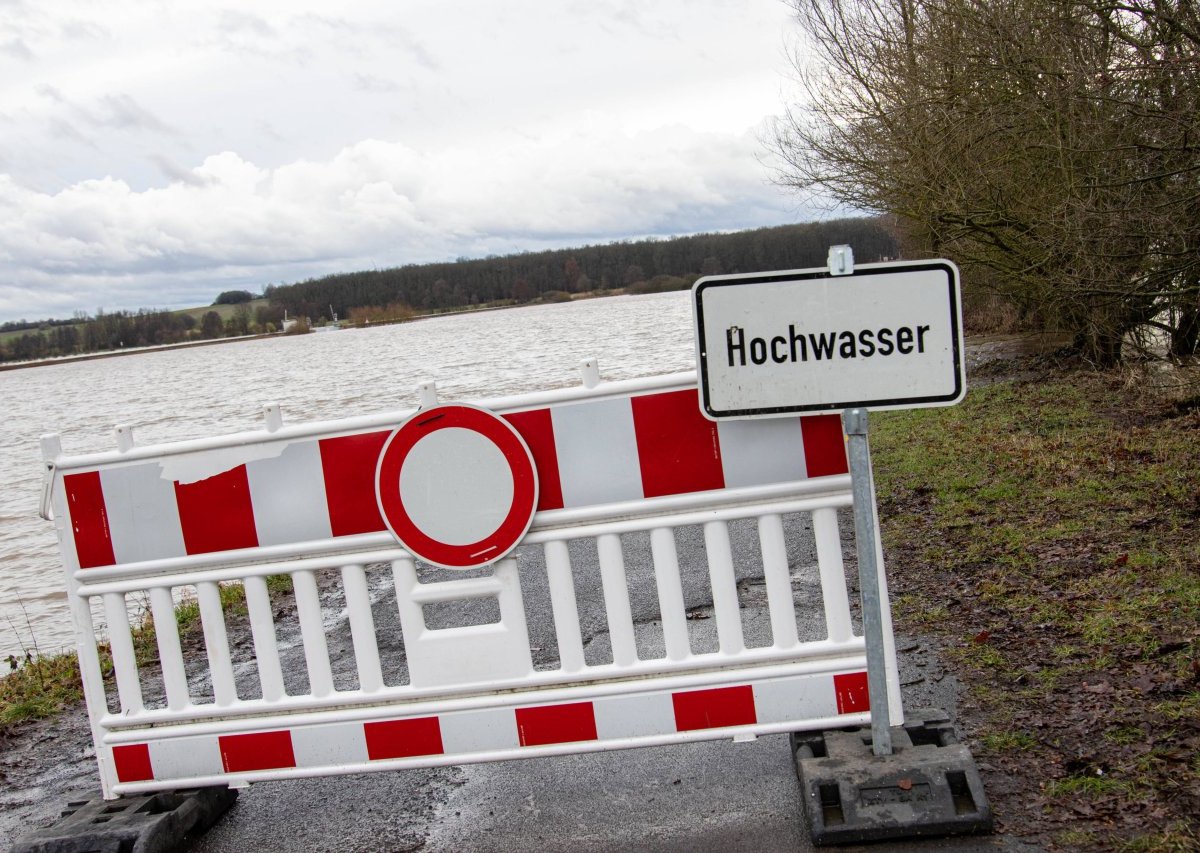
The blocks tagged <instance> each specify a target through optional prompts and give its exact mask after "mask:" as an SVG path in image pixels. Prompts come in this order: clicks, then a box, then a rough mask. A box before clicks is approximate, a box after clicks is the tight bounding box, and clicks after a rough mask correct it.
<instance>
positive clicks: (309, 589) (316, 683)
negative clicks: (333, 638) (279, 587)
mask: <svg viewBox="0 0 1200 853" xmlns="http://www.w3.org/2000/svg"><path fill="white" fill-rule="evenodd" d="M292 585H293V587H294V588H295V590H296V613H297V614H298V615H299V617H300V635H301V637H303V639H304V660H305V663H307V664H308V685H309V692H310V693H311V694H312V695H313V696H315V697H317V698H318V699H320V698H323V697H325V696H328V695H329V694H330V693H332V692H333V671H332V670H331V669H330V666H329V644H328V642H327V641H326V639H325V620H324V618H323V617H322V616H321V593H320V592H319V591H318V590H317V579H316V578H315V577H314V576H313V573H312V572H310V571H301V572H296V573H295V574H294V575H292Z"/></svg>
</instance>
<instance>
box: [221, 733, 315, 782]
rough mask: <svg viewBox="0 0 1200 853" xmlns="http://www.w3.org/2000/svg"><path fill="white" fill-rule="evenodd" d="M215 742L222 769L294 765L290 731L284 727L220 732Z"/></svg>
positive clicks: (240, 771) (233, 769) (294, 758)
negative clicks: (233, 733) (257, 730)
mask: <svg viewBox="0 0 1200 853" xmlns="http://www.w3.org/2000/svg"><path fill="white" fill-rule="evenodd" d="M217 742H218V743H219V744H220V746H221V763H222V764H223V765H225V772H226V773H244V772H248V771H251V770H277V769H279V768H280V767H295V766H296V755H295V753H294V752H292V733H291V732H290V731H287V730H286V729H285V730H283V731H280V732H255V733H253V734H248V735H222V736H221V737H219V738H217Z"/></svg>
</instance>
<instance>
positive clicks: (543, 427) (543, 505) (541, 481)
mask: <svg viewBox="0 0 1200 853" xmlns="http://www.w3.org/2000/svg"><path fill="white" fill-rule="evenodd" d="M503 417H504V419H505V420H506V421H508V422H509V423H510V424H512V425H513V429H515V430H516V431H517V432H518V433H520V435H521V438H523V439H525V444H526V445H528V447H529V453H530V454H531V455H532V456H533V464H534V467H536V468H537V475H538V505H537V508H538V511H539V512H541V511H542V510H546V509H562V508H563V494H562V480H561V479H560V478H559V476H558V448H557V446H556V445H555V444H554V424H553V422H552V421H551V420H550V410H549V409H534V410H533V411H531V412H513V413H512V414H511V415H504V416H503Z"/></svg>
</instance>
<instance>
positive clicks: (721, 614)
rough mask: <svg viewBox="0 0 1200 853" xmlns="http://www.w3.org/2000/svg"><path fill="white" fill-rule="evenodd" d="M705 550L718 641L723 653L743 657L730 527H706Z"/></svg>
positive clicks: (720, 524) (717, 523)
mask: <svg viewBox="0 0 1200 853" xmlns="http://www.w3.org/2000/svg"><path fill="white" fill-rule="evenodd" d="M704 547H705V549H706V551H707V552H708V575H709V580H710V581H711V582H712V595H713V614H714V615H715V616H716V618H717V642H718V643H719V644H720V646H721V654H724V655H737V654H741V653H742V652H743V651H745V650H746V642H745V640H744V639H743V637H742V614H741V611H740V609H739V607H738V594H737V577H736V576H735V575H734V573H733V551H732V550H731V548H730V547H729V528H728V527H726V526H725V522H723V521H710V522H708V523H707V524H705V525H704Z"/></svg>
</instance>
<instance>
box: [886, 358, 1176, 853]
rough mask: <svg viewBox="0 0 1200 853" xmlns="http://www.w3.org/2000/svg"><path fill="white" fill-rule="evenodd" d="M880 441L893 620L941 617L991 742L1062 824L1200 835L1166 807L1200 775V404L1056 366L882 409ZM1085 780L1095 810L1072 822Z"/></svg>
mask: <svg viewBox="0 0 1200 853" xmlns="http://www.w3.org/2000/svg"><path fill="white" fill-rule="evenodd" d="M871 443H872V451H873V457H874V458H873V462H874V470H875V479H876V488H877V492H878V497H879V504H880V520H881V526H882V532H883V539H884V546H885V550H886V552H887V553H888V556H889V569H890V575H891V577H892V581H891V585H892V589H893V592H894V593H896V594H895V597H894V612H895V615H896V619H897V624H898V626H899V627H900V629H902V630H910V631H915V632H923V633H928V634H934V635H940V636H941V637H943V639H944V642H945V645H946V647H947V655H948V657H949V658H950V660H952V661H953V662H954V664H955V669H956V674H957V675H958V676H959V678H960V679H961V680H963V681H964V683H966V684H967V685H968V689H969V691H970V693H971V695H972V697H973V699H974V701H975V704H976V706H977V707H978V708H980V709H981V710H980V713H981V714H982V717H983V723H982V727H983V730H984V734H983V735H982V737H981V742H982V744H983V746H984V747H985V748H986V749H987V750H988V752H989V753H991V754H993V755H994V756H996V757H997V759H998V760H999V763H1000V764H1001V765H1002V766H1005V767H1006V768H1008V769H1009V770H1010V772H1015V773H1021V774H1028V778H1027V782H1028V783H1029V784H1030V785H1032V786H1034V787H1037V786H1040V787H1041V788H1042V790H1043V792H1044V793H1045V794H1046V796H1049V797H1052V798H1056V799H1059V800H1061V801H1063V803H1066V804H1068V805H1067V806H1066V807H1065V808H1063V809H1061V811H1062V813H1063V815H1064V817H1063V822H1064V825H1063V826H1061V827H1060V829H1061V830H1062V833H1061V834H1062V835H1063V836H1064V837H1066V836H1070V837H1072V838H1074V837H1075V836H1078V838H1079V839H1085V838H1092V837H1095V838H1101V839H1104V841H1103V844H1102V846H1105V847H1107V848H1108V849H1118V845H1119V844H1124V843H1126V842H1128V843H1129V844H1130V845H1134V846H1131V847H1130V848H1129V849H1165V850H1172V849H1196V848H1194V847H1193V848H1187V847H1186V844H1187V843H1194V842H1195V837H1194V836H1191V835H1186V834H1182V835H1181V834H1180V831H1179V830H1177V829H1171V828H1170V827H1172V826H1174V825H1175V824H1174V823H1172V820H1171V818H1172V817H1173V818H1178V819H1179V821H1181V822H1179V823H1178V825H1179V826H1184V825H1185V823H1186V821H1187V820H1190V819H1191V815H1192V814H1193V813H1194V811H1195V802H1196V798H1195V796H1194V794H1193V795H1192V799H1191V800H1189V799H1187V797H1186V796H1185V797H1180V796H1179V793H1178V792H1180V791H1184V792H1187V791H1191V792H1195V791H1197V790H1200V760H1187V759H1186V757H1187V756H1190V755H1194V750H1191V749H1189V748H1188V747H1187V742H1186V737H1187V732H1189V731H1194V729H1193V728H1191V727H1193V726H1195V725H1196V723H1197V722H1198V721H1200V679H1198V677H1197V674H1196V666H1197V661H1200V415H1198V414H1197V413H1196V412H1191V413H1181V412H1180V411H1179V410H1177V409H1172V408H1171V407H1168V406H1166V405H1165V404H1162V405H1159V404H1156V403H1154V402H1153V401H1148V400H1147V399H1146V398H1139V397H1135V396H1133V393H1132V392H1130V391H1129V390H1128V388H1127V387H1123V386H1122V383H1121V382H1120V381H1119V378H1118V377H1113V376H1098V375H1090V374H1056V375H1050V376H1046V377H1043V378H1041V379H1039V380H1038V381H1036V382H1003V383H997V384H995V385H991V386H988V387H984V388H980V389H975V390H972V391H971V392H970V393H969V394H968V396H967V399H966V400H965V402H964V403H962V404H961V405H959V406H956V407H953V408H947V409H923V410H911V411H903V412H886V413H880V414H878V415H876V416H874V417H873V419H872V438H871ZM951 601H953V606H950V605H949V602H951ZM1080 718H1086V720H1087V722H1074V721H1073V720H1074V719H1080ZM1134 723H1139V724H1141V725H1139V726H1135V725H1134ZM1033 725H1036V726H1038V728H1037V729H1036V732H1037V736H1036V738H1035V737H1034V736H1033V734H1032V732H1034V731H1035V730H1034V729H1033V728H1032V727H1031V726H1033ZM1006 755H1007V756H1009V758H1010V761H1009V762H1008V763H1005V760H1004V759H1005V756H1006ZM1097 755H1100V756H1102V758H1096V757H1095V756H1097ZM1181 756H1183V757H1181ZM1098 761H1100V762H1102V763H1103V764H1104V771H1103V774H1102V775H1101V773H1100V771H1099V769H1098V766H1097V765H1096V764H1095V762H1098ZM1081 764H1082V765H1084V767H1085V770H1084V771H1078V772H1077V771H1075V770H1071V771H1070V772H1067V770H1068V769H1070V768H1077V767H1079V766H1080V765H1081ZM1089 769H1090V770H1091V772H1087V771H1088V770H1089ZM1080 798H1082V799H1084V800H1088V801H1092V800H1098V801H1097V802H1095V803H1093V804H1092V805H1090V806H1088V808H1089V809H1094V810H1095V814H1096V815H1097V816H1096V817H1095V818H1094V820H1093V822H1092V823H1091V824H1090V825H1082V824H1086V823H1087V821H1085V820H1083V819H1081V818H1079V817H1078V816H1075V817H1074V818H1073V819H1074V820H1076V821H1081V825H1080V826H1069V825H1066V824H1069V822H1070V820H1071V819H1072V815H1071V812H1070V806H1069V803H1070V802H1071V801H1072V800H1076V799H1080ZM1113 803H1115V805H1112V804H1113ZM1163 803H1166V804H1167V806H1166V807H1165V808H1166V814H1167V815H1168V818H1167V819H1166V820H1165V821H1161V822H1162V823H1163V824H1164V825H1160V826H1144V827H1138V828H1137V829H1134V827H1135V826H1136V823H1137V821H1136V818H1135V817H1128V816H1126V815H1137V814H1138V813H1139V810H1141V809H1145V810H1147V811H1150V810H1161V809H1162V808H1164V806H1163V805H1162V804H1163ZM1005 808H1007V809H1008V811H1009V812H1010V815H1009V818H1008V823H1009V826H1017V825H1018V824H1020V823H1021V822H1022V813H1021V810H1022V809H1027V808H1028V809H1032V808H1033V807H1032V806H1029V805H1028V804H1027V803H1025V802H1024V801H1021V800H1019V799H1014V800H1013V801H1011V802H1008V803H1004V804H1002V807H1001V810H1003V809H1005ZM1172 810H1174V811H1172ZM1189 810H1191V811H1189ZM1013 812H1015V813H1013ZM1089 813H1090V812H1089ZM1156 813H1160V812H1158V811H1156ZM1025 817H1026V818H1027V822H1033V821H1037V822H1039V825H1041V826H1044V825H1045V823H1046V820H1047V817H1046V815H1044V814H1041V813H1038V814H1034V813H1033V812H1032V811H1031V812H1029V813H1026V814H1025ZM1050 820H1051V821H1052V820H1053V818H1050ZM1106 820H1107V821H1109V824H1112V823H1113V822H1114V821H1115V822H1116V823H1117V824H1120V823H1121V822H1122V821H1124V825H1123V828H1122V832H1123V833H1124V835H1123V836H1122V834H1121V833H1114V832H1113V830H1112V827H1111V825H1108V824H1105V821H1106ZM1160 820H1161V819H1160ZM1122 838H1123V839H1124V840H1122ZM1180 839H1183V841H1180ZM1059 843H1061V844H1063V845H1064V846H1087V843H1086V842H1085V841H1083V840H1079V841H1070V840H1064V841H1060V842H1059ZM1178 844H1184V845H1185V846H1183V847H1179V846H1173V845H1178ZM1138 845H1142V846H1138ZM1155 845H1158V846H1157V847H1156V846H1155Z"/></svg>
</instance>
